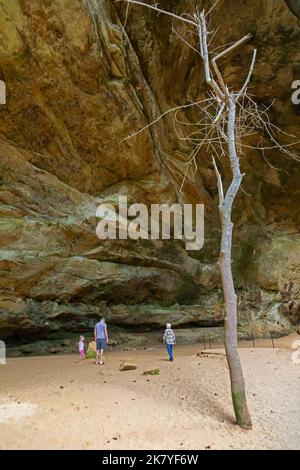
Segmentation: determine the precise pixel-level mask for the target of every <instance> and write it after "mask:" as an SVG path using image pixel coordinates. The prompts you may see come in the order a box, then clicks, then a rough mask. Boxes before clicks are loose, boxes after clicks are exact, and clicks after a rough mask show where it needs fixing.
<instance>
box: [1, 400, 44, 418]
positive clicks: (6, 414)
mask: <svg viewBox="0 0 300 470" xmlns="http://www.w3.org/2000/svg"><path fill="white" fill-rule="evenodd" d="M37 408H38V405H35V404H33V403H20V402H18V403H6V404H4V405H0V423H12V422H14V423H15V422H19V421H21V420H22V419H23V418H26V417H27V416H32V415H34V414H35V413H36V412H37Z"/></svg>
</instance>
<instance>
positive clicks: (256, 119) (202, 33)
mask: <svg viewBox="0 0 300 470" xmlns="http://www.w3.org/2000/svg"><path fill="white" fill-rule="evenodd" d="M117 1H125V2H127V4H136V5H141V6H144V7H146V8H149V9H151V10H155V11H156V12H159V13H163V14H166V15H168V16H170V17H172V18H175V19H176V20H180V21H183V22H185V23H186V24H188V25H189V26H191V25H192V26H193V28H195V29H196V31H197V33H198V38H199V50H198V51H196V52H198V53H200V56H201V58H202V62H203V66H204V76H205V81H206V83H207V84H208V86H209V88H210V93H209V97H208V98H207V99H204V100H201V101H197V102H194V103H189V104H187V105H183V106H179V107H177V108H173V109H170V110H168V111H166V112H165V113H163V114H162V115H161V116H159V117H158V118H157V119H155V121H153V122H152V123H150V124H149V125H147V126H145V127H144V128H143V129H140V130H139V131H138V132H136V133H134V134H133V135H131V136H129V137H127V138H131V137H133V136H136V135H137V134H139V133H140V132H142V131H143V130H145V129H146V128H148V127H149V126H150V125H152V124H155V123H156V122H157V121H158V120H159V119H161V118H162V117H164V116H165V115H166V114H167V113H169V112H174V113H175V124H184V123H183V122H182V120H180V119H178V112H179V111H180V110H182V109H184V108H188V107H190V106H196V107H197V108H198V109H199V111H200V113H201V114H202V115H203V117H202V119H199V120H198V121H197V122H196V123H195V127H196V130H193V132H191V133H190V134H188V135H187V136H186V137H185V138H182V137H180V136H179V135H178V137H179V138H180V139H184V140H188V141H189V142H190V143H192V144H193V147H194V148H193V151H192V153H191V155H190V157H189V159H188V161H187V163H186V165H187V167H186V168H187V169H186V172H185V174H184V177H183V181H182V185H181V189H183V186H184V182H185V179H186V178H187V173H188V169H189V167H190V165H194V167H195V171H196V170H197V155H199V152H200V150H202V149H203V148H204V147H206V151H207V150H210V151H212V153H213V154H215V156H216V157H217V158H219V157H221V156H227V158H228V159H229V162H230V167H231V181H230V184H229V186H228V189H227V190H226V191H224V186H223V181H222V177H221V174H220V172H219V170H218V166H217V163H216V159H215V158H214V156H213V157H212V164H213V167H214V170H215V174H216V179H217V187H218V195H219V216H220V222H221V232H222V238H221V249H220V258H219V266H220V272H221V278H222V286H223V292H224V301H225V320H224V342H225V350H226V357H227V362H228V366H229V372H230V383H231V395H232V402H233V407H234V411H235V416H236V421H237V424H239V425H240V426H241V427H242V428H245V429H251V428H252V422H251V417H250V413H249V410H248V406H247V400H246V391H245V381H244V376H243V371H242V366H241V361H240V358H239V353H238V341H237V296H236V293H235V288H234V281H233V275H232V267H231V265H232V234H233V222H232V208H233V203H234V201H235V198H236V195H237V193H238V191H239V189H240V187H241V182H242V179H243V176H244V175H243V174H242V173H241V169H240V161H239V156H240V155H241V154H242V152H243V147H244V146H245V147H249V145H244V144H243V142H242V138H243V137H246V136H249V135H253V134H255V133H257V132H258V131H260V132H262V133H265V134H267V137H268V139H269V140H271V142H272V145H271V146H270V147H269V148H278V149H279V150H280V151H282V152H284V153H286V154H287V155H289V156H293V157H294V155H293V154H292V153H291V152H290V151H289V150H287V149H286V148H285V147H284V146H281V145H280V144H279V143H278V142H277V140H276V138H275V137H274V130H277V131H280V130H279V129H278V128H277V127H276V126H274V125H273V124H272V123H271V122H270V121H269V119H268V115H267V109H266V108H265V109H259V108H258V106H257V105H256V103H255V102H254V101H253V99H252V98H251V96H250V95H248V94H247V88H248V85H249V82H250V80H251V76H252V73H253V69H254V65H255V60H256V49H254V51H253V57H252V62H251V65H250V68H249V71H248V75H247V77H246V80H245V82H244V84H243V85H242V86H241V88H240V90H239V91H237V92H233V91H230V90H229V86H228V84H227V83H226V82H225V80H224V78H223V76H222V73H221V71H220V70H219V67H218V61H219V59H221V58H222V57H224V56H225V55H227V54H229V53H231V52H232V51H233V50H235V49H236V48H237V47H239V46H241V45H243V44H244V43H245V42H246V41H248V40H249V39H250V38H251V35H247V36H244V37H243V38H242V39H240V40H239V41H237V42H235V43H233V44H232V45H230V46H229V47H226V48H223V51H222V52H220V53H218V54H217V55H214V56H213V55H212V53H211V52H210V51H209V41H208V32H207V22H206V18H207V15H205V12H204V11H201V12H199V11H197V12H196V13H195V14H194V15H193V16H191V15H184V16H178V15H175V14H173V13H171V12H167V11H164V10H161V9H160V8H158V6H156V5H148V4H146V3H143V2H141V1H137V0H117ZM217 1H218V0H217ZM217 1H216V3H217ZM213 8H214V7H212V9H213ZM212 9H211V10H212ZM211 10H210V11H211ZM127 13H128V11H127ZM175 32H176V31H175ZM177 35H178V34H177ZM178 36H179V35H178ZM179 37H180V39H182V40H183V41H184V42H185V43H186V44H188V45H189V46H190V47H192V46H191V45H190V44H189V43H188V42H187V41H186V40H185V39H183V38H182V37H181V36H179ZM192 48H193V49H194V50H195V48H194V47H192ZM187 125H189V126H190V123H189V124H187ZM175 130H176V129H175ZM250 147H252V148H256V147H253V146H250ZM286 147H289V145H287V146H286ZM265 148H268V147H260V150H262V151H264V150H265Z"/></svg>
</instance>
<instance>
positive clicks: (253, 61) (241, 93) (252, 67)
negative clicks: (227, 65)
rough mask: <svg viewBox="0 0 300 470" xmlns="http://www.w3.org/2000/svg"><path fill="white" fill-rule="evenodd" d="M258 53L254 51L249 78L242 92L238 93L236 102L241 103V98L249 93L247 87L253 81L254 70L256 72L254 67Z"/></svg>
mask: <svg viewBox="0 0 300 470" xmlns="http://www.w3.org/2000/svg"><path fill="white" fill-rule="evenodd" d="M256 53H257V50H256V49H254V51H253V57H252V62H251V66H250V69H249V73H248V76H247V78H246V81H245V83H244V85H243V87H242V89H241V91H240V92H239V93H238V95H237V97H236V101H239V99H240V97H241V96H243V95H244V94H245V93H246V91H247V87H248V84H249V82H250V80H251V77H252V74H253V70H254V65H255V60H256Z"/></svg>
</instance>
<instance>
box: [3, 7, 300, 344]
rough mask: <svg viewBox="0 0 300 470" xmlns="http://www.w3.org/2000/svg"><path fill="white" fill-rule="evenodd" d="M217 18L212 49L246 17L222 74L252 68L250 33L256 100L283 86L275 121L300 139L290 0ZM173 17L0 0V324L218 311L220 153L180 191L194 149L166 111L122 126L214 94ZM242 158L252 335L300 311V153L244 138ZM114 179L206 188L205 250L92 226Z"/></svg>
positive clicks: (240, 280) (129, 185)
mask: <svg viewBox="0 0 300 470" xmlns="http://www.w3.org/2000/svg"><path fill="white" fill-rule="evenodd" d="M191 3H193V2H188V1H184V0H182V1H167V0H165V1H162V2H160V5H161V7H163V8H165V9H168V10H170V11H174V12H176V13H178V14H181V13H183V12H189V13H191V12H192V10H191ZM195 4H198V6H199V7H203V6H204V7H205V6H208V4H209V2H205V1H202V2H200V1H199V2H195ZM218 25H219V26H220V28H219V31H218V34H217V35H216V37H215V38H214V39H213V41H214V47H215V48H217V47H218V46H220V45H221V44H226V43H230V42H232V41H234V40H235V39H238V38H239V37H241V36H243V35H244V34H246V33H248V32H252V33H253V40H252V41H251V42H250V43H249V44H247V45H246V46H245V47H244V48H242V49H241V50H239V51H238V52H237V53H236V54H234V55H233V56H231V57H227V58H226V59H225V60H224V61H223V62H222V70H223V71H224V74H225V76H226V79H227V81H228V82H229V83H231V84H232V85H234V86H235V87H237V86H239V85H240V84H241V83H242V81H243V80H244V78H245V75H246V73H247V67H248V65H249V60H250V56H251V50H252V48H253V47H254V46H255V47H258V49H259V51H258V61H257V64H256V70H255V74H254V77H253V82H252V89H251V91H252V92H253V93H254V94H255V95H256V97H257V101H258V102H260V103H263V104H264V105H270V104H271V103H272V102H273V100H274V99H275V102H274V104H273V106H272V109H271V111H270V117H271V119H272V120H273V122H274V124H276V125H277V126H280V127H281V128H282V129H283V130H284V132H285V133H289V134H293V135H295V136H297V135H298V140H299V136H300V132H299V125H300V113H299V109H298V108H297V106H295V105H293V104H292V101H291V95H292V90H291V85H292V82H293V80H296V79H300V68H299V63H300V52H299V51H300V49H299V44H300V27H299V23H298V20H297V18H296V16H295V15H294V14H293V13H292V12H291V11H290V9H289V8H288V6H287V4H286V3H285V2H284V1H281V0H276V1H275V0H253V1H251V2H243V3H238V2H236V1H233V0H232V1H231V0H226V2H225V1H221V2H219V4H218V5H217V6H216V7H215V9H214V13H213V15H212V18H211V23H210V28H211V29H214V28H216V27H217V26H218ZM123 26H125V29H124V28H123ZM174 28H175V29H176V31H174ZM174 28H173V29H172V21H170V19H169V18H167V17H163V16H162V15H159V16H158V15H156V14H155V13H151V12H150V11H147V10H145V9H143V8H140V7H133V6H131V7H130V8H129V10H127V7H126V5H125V4H123V3H122V2H121V3H116V4H115V5H113V2H110V1H108V0H107V1H106V0H105V1H102V2H100V1H98V0H84V1H83V0H82V1H79V0H63V1H62V0H51V1H47V0H45V1H44V2H40V1H38V0H14V1H13V2H12V1H10V0H0V30H1V43H0V79H2V80H4V81H5V83H6V87H7V103H6V105H1V106H0V130H1V137H0V169H1V173H0V175H1V186H0V223H1V230H0V250H1V251H0V268H1V280H0V286H1V296H0V337H1V338H2V339H6V340H8V341H11V342H19V341H32V340H39V339H43V338H54V337H57V336H60V337H66V338H67V337H68V335H69V333H74V332H82V331H85V330H87V329H89V328H90V327H92V326H93V324H94V322H95V320H96V319H97V318H98V317H99V315H100V314H102V313H104V314H105V315H106V316H107V319H108V321H109V323H110V324H111V325H116V326H118V327H122V328H125V329H127V330H134V331H137V330H138V331H145V330H151V329H155V328H160V327H162V325H163V324H164V323H165V322H166V321H167V320H168V321H173V323H174V325H175V326H176V325H177V326H180V327H181V328H182V327H186V326H214V325H215V326H220V325H222V322H223V297H222V291H221V285H220V278H219V274H218V267H217V260H218V251H219V239H220V226H219V221H218V213H217V204H218V198H217V190H216V181H215V176H214V172H213V168H212V165H211V155H206V154H203V155H201V156H200V158H199V162H198V172H197V173H196V174H193V173H192V172H191V173H190V174H188V177H187V181H186V184H185V185H184V192H183V194H181V193H180V192H179V188H180V186H181V182H182V173H184V171H185V168H186V165H185V164H186V161H187V159H188V157H189V155H190V153H191V151H192V148H191V146H190V144H189V143H187V142H186V141H184V140H180V139H178V138H177V136H176V135H175V132H174V126H173V120H172V116H171V115H167V116H166V117H165V118H164V119H162V120H160V121H159V122H158V123H157V124H156V125H153V126H151V127H150V128H148V129H146V130H145V131H144V132H141V133H139V134H138V135H136V136H135V137H133V138H132V139H129V140H126V141H124V138H126V137H127V136H128V135H131V134H133V133H135V132H136V131H138V130H139V129H141V128H143V127H144V126H146V125H147V124H149V123H150V122H152V121H153V120H154V119H156V118H157V117H158V116H159V115H160V114H161V113H162V112H164V111H166V110H168V109H170V108H172V107H175V106H180V105H182V104H186V103H187V102H188V100H199V99H201V97H203V96H204V94H205V92H206V88H205V84H204V79H203V73H202V67H201V63H200V62H199V57H198V56H197V54H196V53H195V52H194V51H193V50H190V49H189V48H188V47H187V46H186V45H185V44H184V43H182V41H181V40H180V39H179V38H178V34H180V35H183V36H184V35H185V34H187V36H186V37H187V38H188V40H189V41H191V42H192V43H193V44H194V45H195V47H197V39H196V38H195V37H193V36H192V35H190V34H189V33H187V32H186V29H185V26H184V25H181V24H178V25H176V26H175V24H174ZM194 117H195V116H194V115H193V112H192V111H189V112H186V113H184V115H183V114H182V118H184V119H189V120H190V122H193V120H194ZM181 137H184V128H183V130H182V134H181ZM280 138H281V139H282V141H283V143H287V142H289V141H291V140H293V138H291V137H288V136H287V135H286V134H282V136H280ZM257 139H258V137H257ZM294 140H295V139H294ZM296 140H297V138H296ZM266 143H267V144H269V145H270V142H266ZM294 151H295V153H297V152H298V153H300V147H299V146H298V148H297V146H296V147H295V148H294ZM264 157H265V158H264ZM221 164H222V170H223V174H224V175H225V180H226V181H228V177H229V174H230V173H229V168H228V167H227V166H226V162H225V161H223V162H221ZM242 167H243V168H242V170H243V172H245V174H246V176H245V179H244V184H243V191H241V192H240V194H239V197H238V200H237V203H236V207H235V210H234V220H235V239H234V263H233V266H234V273H235V281H236V285H237V288H238V294H239V307H240V309H239V314H240V326H241V327H242V328H245V329H246V330H247V331H248V330H249V331H253V332H254V334H256V335H263V334H267V333H268V332H269V331H276V332H278V333H287V332H289V331H291V329H292V328H293V327H294V326H296V325H297V324H298V323H299V320H300V289H299V286H300V272H299V265H300V237H299V207H300V204H299V203H300V200H299V199H300V198H299V176H300V164H299V163H298V162H296V161H294V160H292V159H288V158H286V157H285V156H283V155H282V154H281V153H280V152H278V151H275V150H274V151H271V152H268V153H267V154H266V155H262V153H261V152H259V151H255V150H251V149H246V150H245V153H244V155H243V156H242ZM119 195H126V196H127V198H128V201H129V203H131V202H139V203H145V204H148V205H150V204H151V203H168V204H170V203H173V202H177V201H180V202H190V203H203V204H205V244H204V247H203V249H202V250H200V251H199V252H189V251H186V250H185V247H184V244H182V243H181V242H178V241H172V240H170V241H167V240H156V241H155V240H154V241H151V240H148V241H147V240H143V241H133V240H115V241H113V240H110V241H109V240H108V241H100V240H99V239H98V238H97V236H96V224H97V218H96V209H97V206H98V205H99V204H100V203H101V202H103V201H105V202H110V203H113V204H116V203H117V201H118V196H119Z"/></svg>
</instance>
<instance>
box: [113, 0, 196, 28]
mask: <svg viewBox="0 0 300 470" xmlns="http://www.w3.org/2000/svg"><path fill="white" fill-rule="evenodd" d="M115 2H116V3H117V2H126V3H132V4H134V5H140V6H143V7H146V8H149V9H150V10H154V11H156V12H158V13H163V14H164V15H168V16H172V17H173V18H176V19H177V20H180V21H184V23H188V24H192V25H193V26H198V25H197V23H196V22H195V21H192V20H188V19H187V18H183V17H182V16H178V15H175V14H174V13H171V12H169V11H165V10H161V8H158V7H157V6H155V5H148V4H147V3H144V2H139V1H137V0H115Z"/></svg>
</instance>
